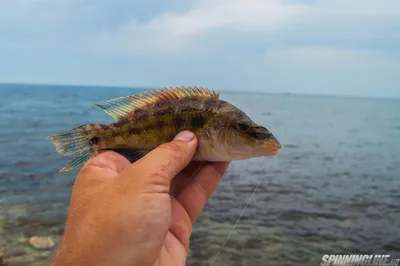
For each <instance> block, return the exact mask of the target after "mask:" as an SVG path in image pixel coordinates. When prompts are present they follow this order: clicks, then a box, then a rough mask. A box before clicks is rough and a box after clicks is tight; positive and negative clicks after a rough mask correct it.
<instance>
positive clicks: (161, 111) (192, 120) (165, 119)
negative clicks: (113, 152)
mask: <svg viewBox="0 0 400 266" xmlns="http://www.w3.org/2000/svg"><path fill="white" fill-rule="evenodd" d="M220 106H223V101H221V100H218V99H208V98H206V99H205V98H201V97H199V96H194V97H186V98H182V99H179V100H170V101H160V102H157V103H154V104H152V105H151V106H148V107H147V108H146V109H144V108H141V109H138V110H135V111H133V112H132V113H131V114H129V116H128V117H126V118H125V119H123V120H120V121H118V122H116V123H115V124H113V125H111V126H110V128H109V129H107V130H105V131H104V132H103V133H100V134H98V133H97V134H98V135H99V137H100V138H102V139H103V143H102V145H104V147H107V146H108V147H111V146H113V145H116V146H124V145H130V146H135V147H138V148H146V149H150V148H154V147H156V146H158V145H160V144H162V143H164V142H167V141H170V140H171V139H172V138H173V137H174V136H175V135H176V134H177V133H178V132H180V131H183V130H190V131H193V132H194V133H195V134H196V135H200V134H201V130H202V129H203V127H204V126H206V122H207V119H208V118H211V116H213V115H216V114H217V113H218V111H219V109H218V108H219V107H220ZM93 133H94V134H96V133H95V132H93Z"/></svg>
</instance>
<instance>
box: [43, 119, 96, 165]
mask: <svg viewBox="0 0 400 266" xmlns="http://www.w3.org/2000/svg"><path fill="white" fill-rule="evenodd" d="M84 127H85V126H82V127H77V128H74V129H71V130H69V131H64V132H60V133H56V134H54V135H51V136H49V137H47V138H48V139H50V140H51V142H52V143H53V144H54V145H55V147H56V151H57V152H58V153H59V154H61V155H63V156H68V155H73V154H76V155H75V157H74V158H73V159H72V160H71V161H70V162H69V163H68V164H67V165H65V167H64V168H62V169H61V170H60V172H65V171H69V170H71V169H73V168H75V167H77V166H79V165H80V164H83V163H84V162H86V161H87V160H89V159H90V158H92V157H94V156H95V155H96V154H97V151H98V149H97V145H96V144H97V143H96V141H95V140H96V139H95V138H96V137H94V136H93V135H92V132H91V131H90V130H89V131H88V130H85V128H84Z"/></svg>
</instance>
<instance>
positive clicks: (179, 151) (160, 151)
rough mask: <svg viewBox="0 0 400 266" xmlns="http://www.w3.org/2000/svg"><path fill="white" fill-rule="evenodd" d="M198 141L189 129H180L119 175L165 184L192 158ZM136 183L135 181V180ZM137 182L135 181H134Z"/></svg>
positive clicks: (138, 180)
mask: <svg viewBox="0 0 400 266" xmlns="http://www.w3.org/2000/svg"><path fill="white" fill-rule="evenodd" d="M197 144H198V141H197V139H196V136H195V135H194V134H193V133H192V132H190V131H182V132H180V133H179V134H178V135H176V136H175V138H174V139H173V140H172V141H171V142H168V143H164V144H162V145H160V146H158V147H157V148H156V149H154V150H152V151H151V152H149V153H148V154H147V155H146V156H144V157H143V158H142V159H140V160H138V161H137V162H135V163H133V164H131V165H130V167H128V168H126V169H125V171H124V172H123V173H121V177H122V176H124V177H127V178H128V179H129V180H130V182H132V181H133V180H132V179H134V180H135V181H137V182H140V183H142V184H143V183H146V184H152V185H166V186H168V188H169V184H170V182H171V181H172V179H173V178H174V177H175V176H176V175H177V174H178V173H179V172H180V171H182V170H183V169H184V168H185V167H186V166H187V165H188V164H189V163H190V161H191V160H192V158H193V156H194V154H195V152H196V148H197ZM135 183H136V182H135ZM136 184H137V183H136Z"/></svg>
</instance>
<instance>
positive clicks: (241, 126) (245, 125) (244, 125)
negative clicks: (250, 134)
mask: <svg viewBox="0 0 400 266" xmlns="http://www.w3.org/2000/svg"><path fill="white" fill-rule="evenodd" d="M237 128H238V130H239V131H240V132H247V131H249V130H250V128H251V125H250V123H249V122H247V121H239V122H238V123H237Z"/></svg>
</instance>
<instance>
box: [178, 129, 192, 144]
mask: <svg viewBox="0 0 400 266" xmlns="http://www.w3.org/2000/svg"><path fill="white" fill-rule="evenodd" d="M193 139H194V134H193V133H192V132H190V131H182V132H180V133H178V135H176V136H175V138H174V140H183V141H186V142H190V141H192V140H193Z"/></svg>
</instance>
